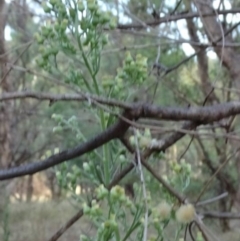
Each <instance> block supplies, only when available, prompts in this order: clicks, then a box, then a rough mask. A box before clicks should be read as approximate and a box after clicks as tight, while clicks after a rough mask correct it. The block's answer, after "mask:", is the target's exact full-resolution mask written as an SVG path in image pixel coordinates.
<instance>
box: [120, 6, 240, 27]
mask: <svg viewBox="0 0 240 241" xmlns="http://www.w3.org/2000/svg"><path fill="white" fill-rule="evenodd" d="M216 12H217V13H218V14H219V15H226V14H230V13H232V14H234V13H239V12H240V9H239V8H235V9H229V10H218V11H208V12H203V13H202V14H201V17H209V16H215V15H216ZM198 17H200V14H199V13H197V12H196V13H186V14H184V13H183V14H181V13H179V14H175V15H173V16H171V15H169V16H166V17H163V18H160V19H157V20H154V21H149V22H146V23H145V24H144V25H143V24H119V25H118V27H117V28H118V29H142V28H145V26H146V25H147V26H151V27H154V26H158V25H159V24H162V23H169V22H174V21H178V20H181V19H191V18H198Z"/></svg>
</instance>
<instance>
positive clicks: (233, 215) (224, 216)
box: [201, 211, 240, 219]
mask: <svg viewBox="0 0 240 241" xmlns="http://www.w3.org/2000/svg"><path fill="white" fill-rule="evenodd" d="M201 215H203V216H204V218H218V219H240V213H220V212H215V211H211V212H203V213H201Z"/></svg>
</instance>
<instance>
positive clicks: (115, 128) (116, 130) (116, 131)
mask: <svg viewBox="0 0 240 241" xmlns="http://www.w3.org/2000/svg"><path fill="white" fill-rule="evenodd" d="M123 116H124V117H125V118H128V119H132V116H131V115H130V114H129V113H124V114H123ZM128 127H129V124H127V123H126V122H124V121H122V120H121V119H120V120H118V121H117V122H116V123H115V124H114V125H112V126H111V127H109V128H108V129H107V130H105V131H103V132H102V133H100V134H98V135H97V136H95V137H93V138H92V139H90V140H88V141H87V142H85V143H83V144H80V145H79V146H76V147H75V148H72V149H68V150H65V151H62V152H60V153H58V154H55V155H52V156H50V157H49V158H47V159H45V160H44V161H40V162H35V163H30V164H26V165H23V166H19V167H14V168H10V169H2V170H0V180H6V179H10V178H14V177H20V176H24V175H30V174H34V173H36V172H40V171H43V170H45V169H47V168H49V167H53V166H56V165H58V164H60V163H62V162H64V161H67V160H71V159H73V158H75V157H79V156H81V155H83V154H85V153H88V152H90V151H92V150H94V149H96V148H98V147H100V146H102V145H104V144H105V143H107V142H109V141H111V140H113V139H115V138H119V137H121V136H122V135H123V134H124V133H125V132H126V131H127V129H128Z"/></svg>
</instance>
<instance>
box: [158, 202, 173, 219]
mask: <svg viewBox="0 0 240 241" xmlns="http://www.w3.org/2000/svg"><path fill="white" fill-rule="evenodd" d="M171 210H172V207H171V206H170V205H169V204H168V203H167V202H162V203H160V204H159V207H158V213H159V216H160V219H161V220H164V219H167V218H169V216H170V214H171Z"/></svg>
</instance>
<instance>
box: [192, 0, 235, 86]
mask: <svg viewBox="0 0 240 241" xmlns="http://www.w3.org/2000/svg"><path fill="white" fill-rule="evenodd" d="M194 2H195V5H196V7H197V9H198V11H199V12H200V14H203V13H205V12H207V11H213V8H212V6H211V5H210V4H209V2H210V1H208V0H195V1H194ZM201 20H202V23H203V26H204V29H205V32H206V34H207V37H208V39H209V41H210V42H212V43H216V42H217V41H218V40H219V39H222V41H221V43H233V40H232V37H231V36H230V35H229V34H228V35H227V36H223V34H224V33H223V30H224V28H223V26H222V24H221V23H220V22H218V21H217V17H216V16H211V17H204V18H202V19H201ZM214 50H215V52H216V54H217V56H218V57H219V59H220V60H222V63H223V65H224V66H225V67H226V68H227V69H228V71H229V73H230V75H231V78H232V80H233V81H234V82H235V84H236V85H237V86H240V68H239V61H240V55H239V54H238V53H237V52H236V51H235V50H234V49H233V48H224V49H223V48H222V47H215V48H214Z"/></svg>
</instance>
